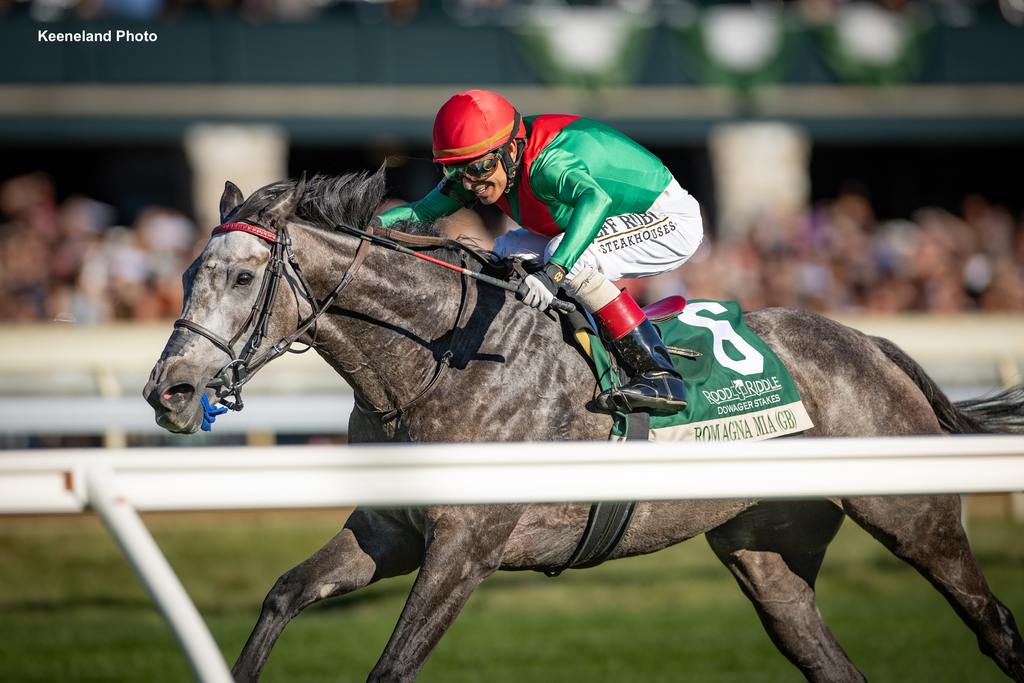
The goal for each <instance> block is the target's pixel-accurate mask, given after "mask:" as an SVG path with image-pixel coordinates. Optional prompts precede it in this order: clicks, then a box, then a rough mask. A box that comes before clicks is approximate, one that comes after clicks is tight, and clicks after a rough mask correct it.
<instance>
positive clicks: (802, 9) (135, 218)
mask: <svg viewBox="0 0 1024 683" xmlns="http://www.w3.org/2000/svg"><path fill="white" fill-rule="evenodd" d="M1022 9H1024V6H1022V5H1021V4H1020V2H1019V1H1018V0H1000V1H999V2H991V1H987V0H942V1H938V0H936V1H934V2H910V1H908V0H885V1H884V2H881V3H868V2H837V1H833V0H799V1H797V2H792V3H762V2H756V3H724V4H723V3H692V2H683V1H671V0H660V1H659V0H618V1H616V2H612V1H609V2H554V1H549V2H540V1H537V2H526V1H513V0H446V1H444V2H436V3H431V2H425V1H424V2H419V1H417V0H393V1H390V2H388V1H377V2H353V1H348V0H336V1H331V0H237V1H232V0H205V1H204V2H185V1H184V0H27V1H21V0H6V1H5V2H0V145H2V147H3V150H4V151H3V154H2V155H0V323H3V324H4V325H14V324H18V325H25V324H27V323H36V324H37V326H35V327H7V328H5V330H4V332H5V334H6V336H5V337H4V339H6V340H8V341H6V342H4V343H6V344H9V345H15V344H17V343H18V341H19V339H20V340H23V342H24V343H27V344H28V345H31V341H30V336H31V335H32V334H35V332H32V331H31V330H35V331H38V330H43V329H46V326H53V325H54V324H58V323H59V324H61V325H64V326H65V329H67V330H70V329H72V327H71V326H73V327H74V329H76V330H80V329H82V328H83V326H97V325H99V326H103V325H109V324H114V323H132V324H141V323H143V322H154V323H156V325H155V326H154V327H152V328H148V329H153V330H163V332H159V331H158V332H154V335H155V337H159V336H160V335H166V331H167V330H168V329H169V327H168V326H167V325H166V322H160V321H168V320H170V319H173V318H174V317H175V316H176V315H177V313H178V311H179V307H180V300H181V288H180V274H181V272H182V271H183V270H184V268H185V267H186V265H187V264H188V263H189V262H190V260H191V259H192V258H193V256H194V255H195V254H196V253H197V250H199V249H200V248H201V247H202V245H203V244H204V243H205V241H206V237H207V235H208V230H209V228H210V226H211V225H212V224H213V223H214V222H215V220H216V216H215V208H216V200H217V197H218V196H219V192H220V189H221V187H222V186H223V181H224V180H226V179H231V180H234V181H236V182H238V183H239V185H240V186H241V187H242V189H243V190H244V191H245V192H250V191H252V190H253V189H255V188H256V187H259V186H260V185H261V184H263V183H265V182H269V181H271V180H275V179H277V178H280V177H282V176H285V175H291V176H297V175H298V174H299V173H301V172H303V171H309V172H327V173H339V172H344V171H352V170H361V169H373V168H376V167H378V166H379V165H380V164H381V163H387V165H388V166H389V176H388V177H389V186H390V189H391V198H390V199H389V200H388V201H389V202H394V201H400V200H402V199H412V198H416V197H418V196H420V195H421V194H422V193H424V192H426V191H427V190H428V189H429V188H430V187H432V186H433V185H434V184H435V183H436V181H437V177H438V176H437V171H436V170H435V169H434V168H433V165H432V164H431V163H430V161H429V158H430V152H429V144H428V143H429V138H428V136H429V131H430V121H431V119H432V117H433V114H434V111H435V110H436V108H437V106H438V105H439V104H440V103H441V102H443V101H444V99H446V98H447V97H448V96H449V95H450V94H451V93H452V92H453V91H455V90H458V89H461V88H464V87H467V86H484V87H492V88H495V89H498V90H501V91H502V92H503V93H505V94H506V95H508V96H509V97H510V98H511V99H512V100H513V101H515V102H516V103H517V105H518V106H519V107H520V108H521V109H522V110H523V111H524V112H525V113H540V112H550V111H568V112H572V113H578V114H583V115H590V116H593V117H595V118H599V119H602V120H605V121H607V122H609V123H611V124H612V125H615V126H617V127H619V128H621V129H623V130H624V131H626V132H627V133H629V134H631V135H632V136H634V137H635V138H637V139H638V140H640V141H641V142H642V143H643V144H645V145H646V146H648V147H649V148H650V149H652V151H654V152H655V153H657V154H658V155H659V156H660V157H661V158H662V159H664V160H665V162H666V164H667V165H668V166H669V167H670V168H671V170H672V171H673V173H674V174H675V175H676V177H677V178H679V179H680V181H681V182H682V184H683V185H684V186H685V187H687V188H688V189H689V190H690V191H691V193H692V194H694V195H695V196H696V197H697V198H698V200H700V202H701V204H702V207H703V209H704V212H705V224H706V234H707V237H706V241H705V244H704V245H703V246H702V248H701V250H700V251H699V252H698V254H697V255H696V257H695V258H694V259H692V260H691V262H689V263H688V264H686V265H685V266H684V267H682V268H680V269H679V270H677V271H676V272H675V273H672V274H669V275H666V276H662V277H659V278H654V279H650V280H644V281H633V282H628V283H623V284H625V285H627V286H629V287H630V289H631V290H633V291H634V292H635V293H637V294H638V295H639V298H640V299H642V300H652V299H655V298H658V297H661V296H664V295H666V294H667V293H670V292H681V293H684V294H685V295H687V296H688V297H691V298H696V297H717V298H730V299H736V300H738V301H739V302H740V303H741V304H742V305H743V306H744V307H745V308H748V309H754V308H761V307H765V306H796V307H803V308H808V309H811V310H815V311H819V312H824V313H827V314H833V315H836V314H838V315H843V316H846V317H847V318H849V316H889V315H893V314H904V313H911V312H913V313H922V314H934V315H937V316H949V315H953V314H969V315H977V314H1003V315H1007V314H1009V315H1014V314H1019V313H1020V312H1021V311H1024V214H1022V209H1024V195H1021V192H1020V182H1019V177H1020V173H1019V169H1020V166H1021V159H1022V158H1024V40H1022V37H1024V34H1022V33H1021V31H1022V30H1024V28H1021V24H1022V18H1024V11H1022ZM122 27H125V28H128V29H130V30H133V31H149V32H152V33H153V34H155V35H156V37H157V39H156V41H155V42H152V41H150V42H143V43H139V42H133V43H125V42H117V41H115V42H110V43H104V42H88V43H83V42H74V40H68V41H64V42H51V41H47V40H44V39H42V38H41V37H40V31H53V32H57V33H62V34H74V33H75V32H83V31H85V32H88V31H93V32H103V31H106V30H108V29H111V28H115V29H116V28H122ZM509 227H510V224H509V223H508V222H507V221H505V220H504V219H503V218H502V217H501V216H500V215H498V214H497V213H496V212H494V211H490V210H481V211H479V212H474V211H465V212H461V213H460V214H457V215H456V216H453V217H452V218H451V219H449V220H448V221H447V222H446V224H445V229H446V230H447V231H448V232H449V233H450V234H451V235H455V236H457V235H469V236H472V237H474V238H476V239H477V240H479V241H480V242H481V243H482V244H484V245H488V244H489V243H490V242H491V241H492V240H493V239H494V237H496V236H497V235H499V234H501V232H503V231H504V230H507V229H508V228H509ZM939 320H941V319H939ZM951 320H952V319H951ZM956 320H957V321H959V320H961V319H960V318H957V319H956ZM929 324H931V325H933V327H930V328H929V332H928V333H927V334H926V335H924V336H931V335H933V334H934V330H935V329H940V330H941V329H944V328H942V327H941V323H940V327H938V328H936V327H934V325H935V321H934V320H932V321H931V323H929ZM39 325H42V326H43V327H39ZM951 325H955V326H960V325H962V323H961V322H956V323H951ZM98 329H100V330H102V329H105V328H103V327H100V328H98ZM948 329H956V328H947V330H948ZM18 330H22V332H18ZM950 334H952V332H950ZM19 335H20V336H19ZM919 336H921V335H919ZM95 339H100V340H101V341H99V342H97V343H104V342H103V341H102V340H103V339H104V338H103V337H102V336H100V337H95ZM12 340H13V341H12ZM112 343H113V342H112ZM156 351H158V349H148V348H147V349H144V350H142V351H140V355H142V356H146V357H149V356H153V357H155V355H156ZM8 355H10V354H8ZM57 355H58V356H65V357H66V356H67V354H60V353H58V354H57ZM1011 356H1012V354H1011ZM140 362H141V361H140ZM999 362H1003V363H1004V365H1003V368H1004V370H1003V371H1001V372H1000V377H1001V378H1002V380H1001V381H1007V380H1008V379H1009V378H1012V377H1014V376H1016V375H1017V374H1018V373H1019V371H1018V369H1017V365H1016V364H1017V360H1015V359H1014V358H1012V357H1011V358H1010V361H1006V358H1005V357H1004V358H1003V359H1002V360H1001V361H999ZM1006 362H1009V365H1006ZM1007 367H1008V368H1009V369H1006V368H1007ZM17 370H18V368H15V369H13V370H12V369H10V367H9V365H8V370H4V371H0V394H4V395H7V396H20V395H21V393H22V392H24V391H26V387H28V386H29V385H30V384H31V382H29V381H28V380H27V379H26V376H27V375H25V374H24V373H23V375H18V374H17V372H16V371H17ZM60 371H61V370H60V367H59V363H58V364H56V365H54V366H53V367H52V368H51V369H50V372H51V373H59V372H60ZM138 371H140V370H136V372H138ZM24 372H25V373H29V372H30V371H29V370H28V369H25V370H24ZM115 374H116V373H115ZM967 374H970V373H967ZM976 374H977V375H978V376H986V377H987V376H988V375H986V373H985V372H982V371H979V372H978V373H976ZM989 374H991V373H989ZM134 381H136V380H135V379H129V380H127V381H126V382H125V383H124V384H125V386H124V387H123V394H124V395H125V396H126V397H127V396H129V395H133V394H134V393H135V387H134V386H133V385H132V383H133V382H134ZM987 381H988V380H986V382H987ZM996 383H998V382H996ZM42 384H45V382H44V383H42ZM115 393H118V392H115ZM337 419H338V421H339V423H343V422H344V419H343V418H342V417H339V418H337ZM339 428H342V426H341V425H340V424H339ZM154 429H155V428H154ZM115 441H116V440H115ZM19 443H20V442H19Z"/></svg>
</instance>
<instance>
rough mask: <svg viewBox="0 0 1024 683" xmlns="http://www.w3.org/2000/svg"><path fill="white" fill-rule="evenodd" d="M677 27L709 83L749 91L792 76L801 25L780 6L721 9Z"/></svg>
mask: <svg viewBox="0 0 1024 683" xmlns="http://www.w3.org/2000/svg"><path fill="white" fill-rule="evenodd" d="M673 23H674V26H675V30H676V32H677V33H678V35H679V37H680V41H681V44H682V46H683V49H684V50H685V51H686V53H687V55H688V56H689V57H690V58H691V59H692V61H693V62H694V63H695V65H696V67H697V71H698V74H697V75H698V77H699V78H700V80H702V81H704V82H708V83H721V84H724V85H730V86H733V87H736V88H740V89H747V88H751V87H754V86H759V85H765V84H771V83H777V82H779V81H782V80H783V79H784V78H785V76H786V72H787V70H788V69H789V64H790V58H791V56H792V53H793V48H794V36H795V34H796V27H795V26H794V25H793V22H792V21H791V20H790V18H789V15H788V14H786V13H785V12H784V11H783V10H781V9H779V8H776V7H769V6H757V5H754V6H750V5H718V6H715V7H711V8H709V9H707V10H706V11H704V12H703V13H702V14H700V15H693V16H691V17H688V18H684V19H677V20H676V21H675V22H673Z"/></svg>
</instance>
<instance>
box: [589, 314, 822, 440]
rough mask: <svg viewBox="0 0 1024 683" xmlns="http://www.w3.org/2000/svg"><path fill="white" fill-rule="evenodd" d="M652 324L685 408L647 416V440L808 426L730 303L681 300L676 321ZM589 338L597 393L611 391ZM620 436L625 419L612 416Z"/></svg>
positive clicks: (781, 370) (779, 367)
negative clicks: (681, 387) (682, 390)
mask: <svg viewBox="0 0 1024 683" xmlns="http://www.w3.org/2000/svg"><path fill="white" fill-rule="evenodd" d="M655 325H656V326H657V327H658V330H659V331H660V332H661V336H662V339H664V340H665V343H666V344H667V345H668V347H669V352H670V353H671V354H672V359H673V363H674V365H675V367H676V369H677V370H678V371H679V374H680V375H682V376H683V380H684V381H685V383H686V393H687V400H688V404H687V406H686V408H684V409H683V410H681V411H679V412H677V413H675V414H674V415H654V416H651V420H650V434H649V436H648V438H649V439H650V440H651V441H736V440H743V439H750V440H757V439H771V438H775V437H777V436H783V435H785V434H795V433H797V432H802V431H805V430H807V429H810V428H811V427H813V426H814V423H813V422H811V418H810V416H809V415H808V414H807V410H806V408H804V405H803V402H802V401H801V400H800V395H799V394H798V393H797V390H796V385H794V383H793V379H792V377H790V375H789V371H788V370H786V368H785V366H784V365H783V364H782V361H780V360H779V357H778V356H776V355H775V352H774V351H772V350H771V349H770V348H769V347H768V345H767V344H765V343H764V341H763V340H762V339H761V338H760V337H758V336H757V335H756V334H754V332H753V330H751V329H750V328H749V327H747V325H746V323H745V322H744V321H743V312H742V311H741V310H740V306H739V304H737V303H736V302H734V301H708V300H699V299H698V300H693V301H688V302H687V303H686V308H685V309H684V310H683V312H682V313H681V314H680V315H678V316H675V317H672V318H669V319H668V320H664V321H660V322H655ZM588 336H589V341H590V347H591V348H590V356H591V359H592V361H593V363H594V368H595V371H596V373H597V378H598V382H599V384H600V387H601V390H602V391H604V390H606V389H609V388H611V387H612V386H613V385H616V386H617V385H618V384H619V378H618V377H617V376H616V372H615V368H614V367H613V366H612V362H611V356H610V354H609V352H608V350H607V349H606V348H605V347H604V344H603V343H602V342H601V340H600V339H599V338H598V337H597V336H596V335H594V334H593V333H589V332H588ZM626 436H627V420H626V415H625V414H624V413H617V414H616V416H615V422H614V425H613V427H612V434H611V438H612V439H621V438H625V437H626Z"/></svg>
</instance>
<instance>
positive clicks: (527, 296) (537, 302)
mask: <svg viewBox="0 0 1024 683" xmlns="http://www.w3.org/2000/svg"><path fill="white" fill-rule="evenodd" d="M564 280H565V268H563V267H562V266H560V265H558V264H555V263H548V264H547V265H545V266H544V268H543V269H541V270H539V271H537V272H536V273H532V274H530V275H527V276H526V279H524V280H523V281H522V283H521V284H520V285H519V291H518V292H516V296H517V297H518V298H519V299H520V300H521V301H522V302H523V303H525V304H526V305H527V306H530V307H532V308H537V309H540V310H542V311H545V310H547V308H548V306H550V305H551V302H552V301H553V300H554V298H555V294H556V293H558V288H559V287H560V286H561V285H562V282H563V281H564Z"/></svg>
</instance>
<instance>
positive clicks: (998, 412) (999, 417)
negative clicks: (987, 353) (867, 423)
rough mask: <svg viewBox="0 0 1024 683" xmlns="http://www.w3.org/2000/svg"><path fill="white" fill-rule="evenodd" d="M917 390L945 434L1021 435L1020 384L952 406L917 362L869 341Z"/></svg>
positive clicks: (880, 341) (1023, 394)
mask: <svg viewBox="0 0 1024 683" xmlns="http://www.w3.org/2000/svg"><path fill="white" fill-rule="evenodd" d="M872 339H873V340H874V342H875V344H877V345H878V348H879V349H881V350H882V353H884V354H885V355H886V356H887V357H888V358H889V360H891V361H892V362H893V363H895V364H896V365H898V366H899V368H900V369H901V370H902V371H903V372H905V373H906V374H907V375H908V376H909V377H910V379H912V380H913V381H914V384H916V385H917V386H918V388H919V389H920V390H921V392H922V393H923V394H924V396H925V398H926V399H928V403H929V404H931V407H932V410H934V411H935V417H937V418H938V420H939V426H941V427H942V430H943V431H944V432H946V433H948V434H1000V433H1024V384H1022V385H1019V386H1016V387H1013V388H1012V389H1007V390H1006V391H1003V392H1001V393H999V394H996V395H994V396H989V397H987V398H975V399H970V400H967V401H958V402H956V403H953V402H952V401H950V400H949V398H948V397H947V396H946V394H944V393H943V391H942V389H940V388H939V385H937V384H936V383H935V380H933V379H932V378H931V377H929V376H928V373H926V372H925V371H924V368H922V367H921V366H920V365H919V364H918V363H917V361H915V360H914V359H913V358H911V357H910V356H908V355H907V354H906V353H904V352H903V349H901V348H900V347H898V346H896V345H895V344H893V343H892V342H891V341H889V340H888V339H885V338H884V337H872Z"/></svg>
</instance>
